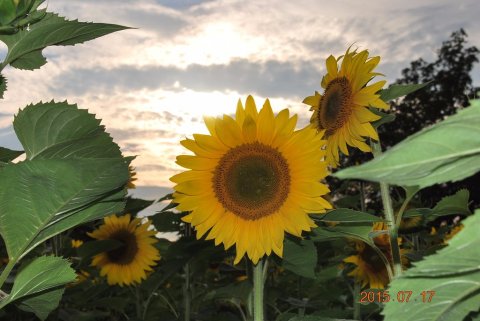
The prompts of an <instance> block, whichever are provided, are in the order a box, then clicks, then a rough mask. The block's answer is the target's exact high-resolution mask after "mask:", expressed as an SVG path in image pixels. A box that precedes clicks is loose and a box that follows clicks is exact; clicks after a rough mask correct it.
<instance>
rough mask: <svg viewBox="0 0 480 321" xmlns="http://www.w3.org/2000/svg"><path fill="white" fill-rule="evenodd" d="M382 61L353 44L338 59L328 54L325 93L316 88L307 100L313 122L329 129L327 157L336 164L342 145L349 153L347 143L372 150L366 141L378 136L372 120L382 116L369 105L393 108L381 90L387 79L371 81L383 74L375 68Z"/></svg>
mask: <svg viewBox="0 0 480 321" xmlns="http://www.w3.org/2000/svg"><path fill="white" fill-rule="evenodd" d="M340 60H341V65H340V68H338V63H339V62H340ZM379 62H380V57H378V56H377V57H371V58H368V51H367V50H363V51H361V52H358V53H357V52H356V51H355V50H354V51H350V48H349V49H348V50H347V52H346V53H345V55H343V56H340V57H339V58H338V59H335V57H333V56H330V57H328V59H327V62H326V65H327V74H326V75H325V76H324V77H323V79H322V82H321V86H322V88H324V92H323V94H319V93H318V92H315V95H313V96H309V97H307V98H305V99H304V101H303V102H304V103H305V104H307V105H310V106H311V107H312V108H311V110H313V111H314V112H313V115H312V117H311V119H310V122H311V123H312V124H313V125H314V127H316V128H317V129H319V130H322V131H323V130H325V137H326V139H327V161H328V163H329V164H331V165H332V166H337V165H338V164H339V154H338V150H339V149H340V151H341V152H342V153H344V154H345V155H348V148H347V145H350V146H353V147H357V148H359V149H360V150H362V151H364V152H370V151H371V149H370V147H369V146H368V145H367V144H366V143H365V139H366V137H370V138H372V139H375V140H378V134H377V132H376V131H375V129H374V128H373V126H372V125H371V122H373V121H375V120H378V119H380V116H378V115H376V114H374V113H372V112H371V111H370V110H368V107H376V108H381V109H388V108H389V106H388V105H387V104H386V103H385V102H384V101H382V100H381V99H380V96H379V95H378V94H377V92H378V91H379V90H380V89H381V88H382V87H383V85H384V84H385V81H379V82H376V83H373V84H370V85H367V84H368V83H369V82H370V81H371V80H372V79H373V78H374V77H375V76H377V75H380V74H379V73H376V72H373V69H375V67H376V66H377V65H378V63H379Z"/></svg>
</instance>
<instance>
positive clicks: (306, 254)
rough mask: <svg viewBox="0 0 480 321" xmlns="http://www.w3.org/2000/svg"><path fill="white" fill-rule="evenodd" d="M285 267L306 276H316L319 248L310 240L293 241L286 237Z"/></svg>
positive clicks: (284, 247)
mask: <svg viewBox="0 0 480 321" xmlns="http://www.w3.org/2000/svg"><path fill="white" fill-rule="evenodd" d="M282 265H283V267H284V268H285V269H287V270H290V271H292V272H293V273H295V274H297V275H300V276H303V277H306V278H311V279H314V278H315V267H316V266H317V248H316V247H315V244H313V242H312V241H310V240H301V241H299V242H293V241H291V240H289V239H285V241H284V243H283V264H282Z"/></svg>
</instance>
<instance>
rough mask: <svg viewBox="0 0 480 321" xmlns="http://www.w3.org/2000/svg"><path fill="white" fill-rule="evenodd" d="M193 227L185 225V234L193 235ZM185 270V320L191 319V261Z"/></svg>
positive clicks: (186, 264)
mask: <svg viewBox="0 0 480 321" xmlns="http://www.w3.org/2000/svg"><path fill="white" fill-rule="evenodd" d="M191 233H192V231H191V227H190V224H186V225H185V236H186V237H190V236H191ZM184 271H185V285H184V287H183V299H184V320H185V321H190V301H191V298H190V294H191V292H190V263H189V262H188V261H187V263H185V266H184Z"/></svg>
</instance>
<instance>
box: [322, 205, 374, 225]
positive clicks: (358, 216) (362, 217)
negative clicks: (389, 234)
mask: <svg viewBox="0 0 480 321" xmlns="http://www.w3.org/2000/svg"><path fill="white" fill-rule="evenodd" d="M315 220H316V221H324V222H339V223H373V222H381V221H383V220H382V219H381V218H380V217H378V216H375V215H372V214H368V213H365V212H360V211H355V210H351V209H348V208H337V209H334V210H331V211H329V212H327V213H325V214H321V215H316V216H315Z"/></svg>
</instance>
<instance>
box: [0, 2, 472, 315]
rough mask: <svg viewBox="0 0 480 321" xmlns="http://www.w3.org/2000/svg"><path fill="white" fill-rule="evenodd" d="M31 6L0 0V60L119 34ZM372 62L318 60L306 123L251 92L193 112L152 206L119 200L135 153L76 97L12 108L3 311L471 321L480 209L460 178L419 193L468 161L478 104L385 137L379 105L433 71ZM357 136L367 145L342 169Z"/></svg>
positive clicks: (22, 64) (5, 168)
mask: <svg viewBox="0 0 480 321" xmlns="http://www.w3.org/2000/svg"><path fill="white" fill-rule="evenodd" d="M43 2H44V0H1V1H0V41H2V42H3V43H4V44H5V45H6V46H7V48H8V51H7V54H6V56H5V58H4V60H3V62H2V63H1V66H0V71H2V70H4V69H5V68H16V69H24V70H34V69H38V68H40V67H41V66H43V65H44V64H46V63H47V60H46V58H45V57H44V55H43V54H42V50H43V49H44V48H46V47H49V46H73V45H75V44H79V43H83V42H86V41H89V40H93V39H95V38H98V37H102V36H105V35H108V34H110V33H113V32H118V31H122V30H125V29H128V27H124V26H120V25H114V24H105V23H92V22H80V21H77V20H69V19H67V18H64V17H61V16H59V15H57V14H55V13H53V12H49V11H48V7H47V8H45V6H42V4H44V3H43ZM71 50H75V48H72V49H71ZM379 64H380V57H379V56H375V55H372V54H371V53H370V52H369V51H368V50H366V49H359V48H356V47H355V45H352V46H350V47H348V48H345V51H344V53H343V54H342V55H340V56H334V55H330V56H329V57H327V58H326V61H325V67H326V73H325V74H324V75H319V79H318V80H319V81H320V86H319V87H318V88H305V92H306V94H310V95H309V96H306V97H305V99H304V100H303V103H304V106H305V114H306V115H308V117H310V123H309V124H308V125H307V126H305V127H303V128H300V127H299V126H298V124H297V121H298V115H296V114H293V113H292V112H291V111H290V110H289V108H285V109H283V110H281V111H280V112H278V113H274V112H273V109H272V106H271V103H270V101H269V100H268V99H267V100H265V101H259V100H258V99H257V101H256V100H255V98H254V97H252V96H247V97H242V98H241V99H239V101H238V102H232V104H231V105H229V106H225V113H224V115H223V116H221V117H205V118H204V122H205V126H206V128H207V130H208V134H200V133H199V134H194V135H193V137H187V138H185V139H184V140H182V141H180V142H179V144H181V145H182V146H183V147H184V150H185V153H184V154H183V155H178V156H177V158H176V160H177V164H178V165H180V166H181V167H182V168H183V170H182V171H180V172H179V173H177V174H176V175H174V176H172V177H171V178H170V181H171V182H172V184H173V191H172V193H170V194H168V195H158V198H157V199H156V200H144V199H140V198H134V197H132V196H130V195H129V193H128V191H129V190H132V189H134V188H135V180H136V175H137V173H136V170H135V168H134V167H133V165H132V162H133V161H134V159H135V155H124V154H123V153H122V151H121V149H120V147H119V145H117V143H116V142H115V141H114V140H113V139H112V137H111V136H110V134H109V130H108V128H105V126H103V125H102V124H101V120H100V119H97V118H96V116H95V115H94V114H92V113H90V112H89V111H88V110H87V109H85V108H86V106H82V107H81V108H79V107H78V106H77V105H76V104H74V103H71V102H67V101H54V100H52V101H48V102H33V103H32V104H30V105H28V106H25V107H23V106H22V107H21V108H20V109H19V110H18V112H17V113H16V115H15V118H14V121H13V128H14V131H15V134H16V136H17V138H18V140H19V141H20V143H21V145H22V146H23V150H11V149H7V148H4V147H0V235H1V241H0V320H8V321H14V320H25V321H27V320H62V321H94V320H132V321H133V320H137V321H139V320H145V321H149V320H152V321H153V320H160V321H173V320H183V321H216V320H218V321H220V320H221V321H223V320H226V321H335V320H337V321H339V320H364V321H369V320H372V321H373V320H385V321H405V320H421V321H462V320H463V321H475V320H480V250H479V249H480V233H479V232H480V210H475V208H473V206H471V204H470V200H469V198H470V194H469V191H468V190H467V189H460V190H458V191H456V192H455V193H453V194H452V195H450V196H447V197H444V198H443V199H441V200H440V201H439V202H438V203H436V204H434V205H433V206H427V205H426V202H424V201H423V200H422V199H421V198H420V197H418V193H419V192H420V191H421V190H422V189H424V188H427V187H430V186H434V185H436V184H443V183H447V182H451V181H458V180H461V179H464V178H467V177H470V176H472V175H474V174H476V173H477V172H479V171H480V125H479V124H480V100H471V101H470V103H469V104H470V106H468V107H465V108H461V109H460V110H459V111H458V112H457V113H456V114H455V115H452V116H449V117H445V119H443V120H442V121H440V122H437V123H435V124H433V125H431V126H428V127H426V128H424V129H423V130H421V131H419V132H418V133H416V134H413V135H411V136H409V137H407V138H406V139H404V140H403V141H401V142H400V143H398V144H397V145H395V146H393V147H391V148H388V149H385V146H382V143H381V137H379V134H378V132H379V131H378V128H379V127H381V126H383V125H385V124H387V123H392V122H393V123H394V122H395V114H394V113H392V112H391V111H390V109H391V108H390V106H391V105H390V104H391V102H392V101H398V100H402V99H403V98H402V97H405V96H406V95H408V94H411V93H413V92H417V91H422V90H426V89H428V87H429V86H430V85H431V83H419V84H405V85H390V86H387V85H386V81H385V80H382V79H383V78H384V75H382V74H380V73H378V72H377V67H378V65H379ZM86 81H88V79H87V80H86ZM6 90H7V79H6V78H5V77H4V76H3V75H1V76H0V98H3V94H4V93H5V91H6ZM354 150H357V151H361V152H362V153H366V154H372V155H373V158H372V159H371V160H369V161H365V162H362V163H358V164H356V165H354V166H349V167H343V166H342V165H341V164H343V163H342V162H341V160H342V159H343V158H345V157H348V156H349V155H350V153H351V152H352V151H354ZM332 181H335V182H336V183H335V184H331V182H332ZM332 186H335V188H333V187H332ZM372 195H374V197H376V199H377V200H378V202H379V204H380V210H378V209H377V208H374V207H372V206H370V205H371V201H372ZM154 204H157V205H158V204H162V207H163V209H162V210H160V211H158V212H156V213H155V214H154V215H151V216H147V217H145V216H143V215H141V214H140V215H139V213H140V212H141V211H143V210H144V209H146V208H148V207H150V206H152V205H154ZM166 233H168V235H170V236H171V235H173V236H172V237H168V238H166V237H165V235H166Z"/></svg>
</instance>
